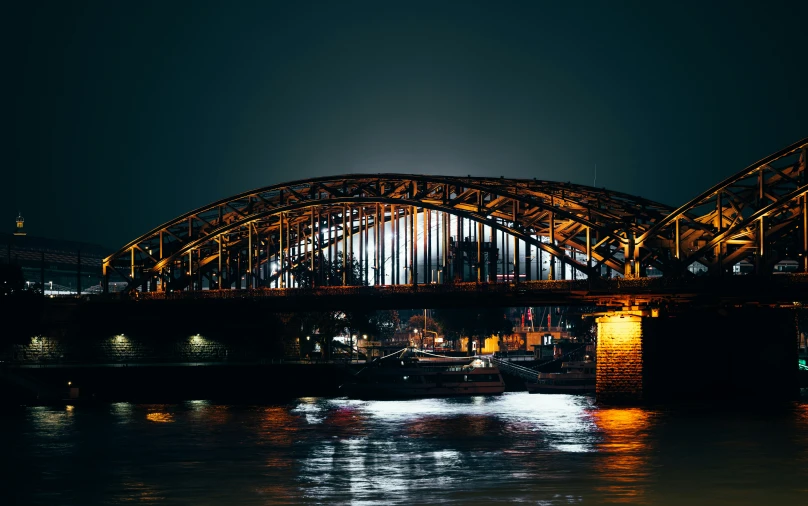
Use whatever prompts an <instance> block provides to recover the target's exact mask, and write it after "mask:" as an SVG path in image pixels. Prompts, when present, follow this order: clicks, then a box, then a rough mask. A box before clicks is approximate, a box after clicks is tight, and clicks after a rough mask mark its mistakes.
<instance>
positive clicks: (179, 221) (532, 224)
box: [104, 139, 808, 298]
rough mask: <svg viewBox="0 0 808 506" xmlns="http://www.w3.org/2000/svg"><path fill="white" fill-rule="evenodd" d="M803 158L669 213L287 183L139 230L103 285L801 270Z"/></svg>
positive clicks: (482, 189)
mask: <svg viewBox="0 0 808 506" xmlns="http://www.w3.org/2000/svg"><path fill="white" fill-rule="evenodd" d="M806 146H808V139H803V140H801V141H799V142H797V143H794V144H792V145H791V146H788V147H787V148H785V149H783V150H782V151H779V152H777V153H775V154H773V155H771V156H768V157H766V158H764V159H762V160H760V161H759V162H757V163H754V164H752V165H751V166H749V167H747V168H746V169H744V170H742V171H741V172H739V173H737V174H735V175H734V176H732V177H730V178H728V179H726V180H725V181H723V182H721V183H719V184H717V185H716V186H714V187H712V188H710V189H708V190H707V191H705V192H704V193H702V194H701V195H699V196H697V197H696V198H694V199H692V200H691V201H690V202H687V203H686V204H684V205H682V206H680V207H679V208H676V209H673V208H670V207H668V206H666V205H663V204H660V203H657V202H653V201H650V200H647V199H642V198H639V197H634V196H631V195H627V194H624V193H620V192H615V191H609V190H605V189H598V188H593V187H588V186H583V185H575V184H570V183H558V182H550V181H539V180H525V179H505V178H498V179H497V178H479V177H448V176H427V175H401V174H378V175H344V176H334V177H324V178H317V179H310V180H305V181H295V182H290V183H283V184H278V185H274V186H269V187H266V188H261V189H258V190H254V191H251V192H246V193H242V194H240V195H236V196H234V197H230V198H226V199H223V200H220V201H218V202H214V203H212V204H210V205H208V206H205V207H202V208H199V209H196V210H193V211H190V212H188V213H186V214H184V215H182V216H179V217H177V218H176V219H173V220H171V221H169V222H168V223H165V224H163V225H161V226H159V227H157V228H155V229H153V230H151V231H149V232H147V233H146V234H144V235H142V236H140V237H138V238H136V239H134V240H133V241H131V242H130V243H129V244H127V245H125V246H124V247H123V248H121V249H120V250H118V251H117V252H115V253H114V254H113V255H111V256H109V257H108V258H106V259H105V260H104V275H105V279H107V280H108V279H109V275H110V274H111V272H112V271H114V272H115V273H117V274H118V275H120V276H122V277H123V278H124V279H125V280H126V281H127V283H128V287H129V291H130V292H133V291H138V292H139V293H140V294H144V295H147V296H150V297H152V298H154V297H163V296H165V294H166V293H173V294H177V295H178V294H180V293H181V292H182V293H185V294H186V295H188V294H193V293H199V292H203V291H204V292H210V293H206V294H204V295H206V296H222V295H223V294H222V292H224V291H232V290H250V292H249V293H251V294H253V295H261V294H268V293H269V291H270V290H271V289H276V288H287V289H292V288H308V289H312V288H317V287H320V288H322V287H336V286H343V287H344V286H375V287H383V286H387V287H390V286H395V285H419V284H420V285H432V284H438V285H452V286H455V285H457V284H461V283H465V282H473V283H475V284H476V286H481V285H480V284H481V283H486V284H496V283H501V282H506V283H510V284H514V283H520V282H527V281H531V280H547V281H559V280H568V281H579V280H591V281H593V282H594V284H593V285H591V286H599V287H601V288H605V289H607V290H612V291H614V290H613V289H611V288H609V287H612V286H617V285H616V284H615V283H611V284H606V285H604V284H603V283H599V281H600V280H604V279H614V278H619V279H623V280H627V279H632V278H663V279H666V280H671V279H674V280H680V279H687V278H691V277H694V276H699V275H703V276H708V277H726V276H730V275H746V276H750V275H751V276H755V277H768V275H770V274H772V273H788V272H801V273H806V272H808V255H806V251H808V233H807V232H808V221H807V219H808V212H806V192H807V191H808V184H807V183H808V182H807V181H806V176H805V172H806V171H805V166H806ZM346 260H347V261H346ZM346 267H347V268H346ZM531 285H535V286H538V285H537V284H536V283H532V284H528V285H525V286H524V288H523V289H521V290H522V291H524V290H527V289H530V287H531ZM556 285H557V286H560V287H562V289H569V290H572V289H573V288H575V287H579V286H580V283H577V284H575V283H569V284H558V283H556ZM623 285H626V284H625V283H623ZM646 285H647V286H658V285H659V283H658V282H657V283H653V282H650V283H647V284H646ZM586 286H590V285H586ZM640 286H643V285H640ZM660 286H661V285H660ZM665 286H670V282H669V281H668V282H667V285H665ZM466 290H467V289H466ZM500 290H501V289H500ZM618 291H619V290H618ZM349 292H350V290H349V291H343V292H339V291H334V290H331V291H329V292H328V293H349ZM578 292H580V290H578ZM291 293H294V292H290V294H291ZM276 295H277V294H276ZM175 296H176V295H175Z"/></svg>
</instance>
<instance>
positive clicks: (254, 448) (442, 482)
mask: <svg viewBox="0 0 808 506" xmlns="http://www.w3.org/2000/svg"><path fill="white" fill-rule="evenodd" d="M0 429H2V434H3V435H4V437H5V439H6V444H4V445H3V450H2V452H1V453H0V462H2V469H3V479H2V482H3V483H4V486H3V492H2V493H3V494H6V496H5V498H4V499H3V498H0V504H43V505H44V504H47V505H49V506H53V505H60V504H75V505H92V504H133V503H151V504H193V505H220V504H221V505H229V504H234V505H238V504H247V505H264V504H301V503H303V504H358V505H375V504H379V505H390V504H491V503H500V502H501V503H504V502H509V503H511V502H519V503H526V504H541V505H551V504H608V503H620V504H687V505H696V504H705V505H706V504H710V505H722V504H727V505H729V504H732V505H738V504H755V505H758V504H806V502H808V403H805V402H802V403H796V404H793V405H789V406H787V407H783V408H779V409H772V408H767V409H763V408H759V409H754V406H732V407H727V406H724V407H722V408H720V409H718V408H704V407H700V408H699V407H691V408H682V407H680V408H677V409H668V410H659V409H643V408H605V407H598V406H596V405H595V403H594V401H593V400H592V399H591V398H589V397H576V396H568V395H530V394H527V393H524V392H518V393H506V394H504V395H502V396H498V397H472V398H459V399H427V400H415V401H352V400H346V399H325V398H301V399H297V400H295V401H292V402H289V403H284V404H277V405H262V406H241V405H225V404H216V403H212V402H208V401H189V402H185V403H178V404H131V403H116V404H104V405H95V406H84V405H79V406H60V407H16V408H15V407H12V408H6V409H5V410H4V411H3V412H2V413H0ZM7 500H10V501H8V502H7Z"/></svg>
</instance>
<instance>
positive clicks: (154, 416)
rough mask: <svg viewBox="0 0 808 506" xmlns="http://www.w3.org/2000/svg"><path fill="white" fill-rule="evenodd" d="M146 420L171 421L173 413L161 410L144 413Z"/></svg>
mask: <svg viewBox="0 0 808 506" xmlns="http://www.w3.org/2000/svg"><path fill="white" fill-rule="evenodd" d="M146 420H148V421H150V422H154V423H172V422H173V421H174V415H172V414H171V413H163V412H156V413H149V414H147V415H146Z"/></svg>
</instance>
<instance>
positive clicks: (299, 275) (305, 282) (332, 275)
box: [292, 252, 367, 288]
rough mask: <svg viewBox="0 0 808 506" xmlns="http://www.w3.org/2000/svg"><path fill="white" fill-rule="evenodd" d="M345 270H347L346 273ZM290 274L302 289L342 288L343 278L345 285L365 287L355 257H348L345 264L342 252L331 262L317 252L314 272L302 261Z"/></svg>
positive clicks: (307, 263)
mask: <svg viewBox="0 0 808 506" xmlns="http://www.w3.org/2000/svg"><path fill="white" fill-rule="evenodd" d="M346 268H347V269H348V270H347V271H346ZM292 274H293V275H294V277H295V280H297V282H298V284H299V285H300V286H301V287H302V288H314V287H323V286H343V282H342V280H343V277H344V278H345V284H346V285H349V286H365V285H367V283H366V282H365V280H364V276H362V269H361V268H360V266H359V261H358V260H357V259H356V257H354V256H353V255H349V256H348V261H347V262H345V259H344V258H343V256H342V252H339V253H337V256H336V258H334V259H333V260H330V259H328V258H326V257H325V255H323V253H322V252H319V254H318V255H317V257H315V264H314V270H312V269H311V264H310V263H309V262H305V261H304V262H301V263H299V264H297V265H296V266H295V267H294V268H293V269H292ZM343 275H344V276H343Z"/></svg>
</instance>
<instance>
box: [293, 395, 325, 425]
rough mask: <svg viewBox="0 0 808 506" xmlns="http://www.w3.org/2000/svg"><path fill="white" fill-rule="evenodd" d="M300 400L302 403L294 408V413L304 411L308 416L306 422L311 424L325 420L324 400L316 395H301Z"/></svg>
mask: <svg viewBox="0 0 808 506" xmlns="http://www.w3.org/2000/svg"><path fill="white" fill-rule="evenodd" d="M298 400H299V401H300V404H298V405H297V406H295V407H294V408H292V410H291V412H292V413H302V414H303V415H305V417H306V422H308V423H309V424H311V425H314V424H318V423H322V421H323V420H325V416H323V414H324V411H325V408H324V406H323V405H322V402H323V401H321V400H320V399H317V398H316V397H301V398H300V399H298Z"/></svg>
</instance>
